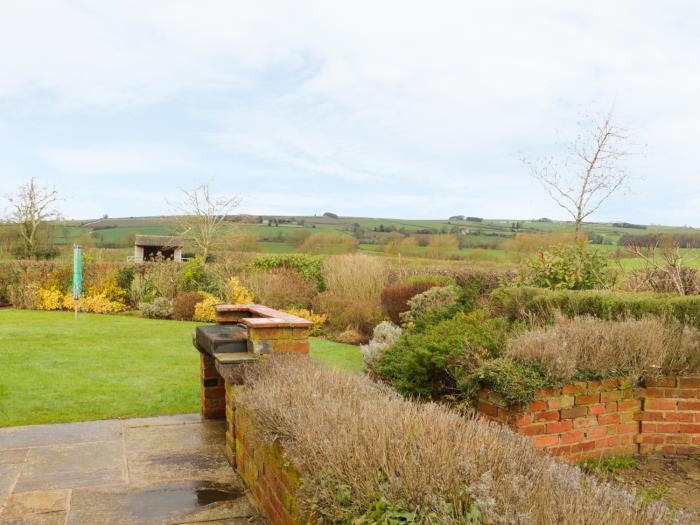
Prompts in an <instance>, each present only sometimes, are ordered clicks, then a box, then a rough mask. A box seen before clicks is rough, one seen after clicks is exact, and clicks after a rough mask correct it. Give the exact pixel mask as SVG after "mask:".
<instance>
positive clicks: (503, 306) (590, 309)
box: [491, 287, 700, 328]
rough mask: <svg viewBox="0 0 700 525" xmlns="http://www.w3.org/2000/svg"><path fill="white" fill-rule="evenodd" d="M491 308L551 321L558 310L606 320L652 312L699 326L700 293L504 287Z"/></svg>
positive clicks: (515, 316) (503, 313)
mask: <svg viewBox="0 0 700 525" xmlns="http://www.w3.org/2000/svg"><path fill="white" fill-rule="evenodd" d="M491 308H492V311H493V313H494V314H495V315H498V316H503V317H507V318H508V319H510V320H511V321H516V320H525V321H539V322H549V321H551V320H553V319H554V316H555V315H556V314H557V313H558V312H561V313H562V314H563V315H565V316H566V317H575V316H577V315H590V316H593V317H597V318H599V319H606V320H621V319H628V318H633V319H640V318H642V317H645V316H649V315H651V316H659V317H666V318H670V319H674V320H676V321H678V322H680V323H683V324H686V325H689V326H694V327H697V328H700V295H686V296H681V295H672V294H659V293H652V292H645V293H627V292H616V291H615V292H614V291H601V290H585V291H583V290H548V289H545V288H532V287H504V288H499V289H497V290H495V291H494V292H493V293H492V294H491Z"/></svg>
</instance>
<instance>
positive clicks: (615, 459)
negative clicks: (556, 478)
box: [578, 456, 637, 474]
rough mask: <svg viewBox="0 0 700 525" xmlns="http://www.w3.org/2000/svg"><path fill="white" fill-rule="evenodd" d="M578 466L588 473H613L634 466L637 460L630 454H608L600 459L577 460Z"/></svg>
mask: <svg viewBox="0 0 700 525" xmlns="http://www.w3.org/2000/svg"><path fill="white" fill-rule="evenodd" d="M578 466H579V467H580V468H581V470H583V471H584V472H588V473H589V474H594V473H601V474H615V473H616V472H619V471H621V470H628V469H631V468H634V467H636V466H637V461H636V460H635V459H634V458H633V457H632V456H608V457H605V458H601V459H585V460H583V461H581V462H579V464H578Z"/></svg>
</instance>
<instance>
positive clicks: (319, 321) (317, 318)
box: [282, 308, 328, 335]
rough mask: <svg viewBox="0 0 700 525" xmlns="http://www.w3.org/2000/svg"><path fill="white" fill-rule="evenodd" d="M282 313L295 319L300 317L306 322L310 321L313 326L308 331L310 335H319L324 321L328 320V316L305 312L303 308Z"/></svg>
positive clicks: (288, 309) (289, 309)
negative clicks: (294, 316)
mask: <svg viewBox="0 0 700 525" xmlns="http://www.w3.org/2000/svg"><path fill="white" fill-rule="evenodd" d="M282 311H283V312H285V313H288V314H292V315H296V316H297V317H301V318H302V319H306V320H307V321H311V322H312V323H313V324H314V325H313V326H312V327H311V329H310V330H309V334H310V335H319V334H320V333H321V327H322V326H323V324H324V323H325V322H326V319H328V316H327V315H325V314H317V313H316V312H313V311H311V310H306V309H305V308H287V309H286V310H282Z"/></svg>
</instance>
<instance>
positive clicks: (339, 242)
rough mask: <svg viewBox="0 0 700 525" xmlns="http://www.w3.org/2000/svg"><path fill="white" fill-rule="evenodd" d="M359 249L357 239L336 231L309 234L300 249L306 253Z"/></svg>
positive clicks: (345, 251) (340, 251) (342, 251)
mask: <svg viewBox="0 0 700 525" xmlns="http://www.w3.org/2000/svg"><path fill="white" fill-rule="evenodd" d="M356 249H357V239H355V238H353V237H350V236H349V235H339V234H336V233H318V234H316V235H310V236H308V237H307V238H306V239H305V240H304V242H303V244H302V245H301V246H300V247H299V251H301V252H304V253H314V254H321V253H347V252H351V251H354V250H356Z"/></svg>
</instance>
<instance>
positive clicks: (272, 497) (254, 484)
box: [230, 386, 306, 525]
mask: <svg viewBox="0 0 700 525" xmlns="http://www.w3.org/2000/svg"><path fill="white" fill-rule="evenodd" d="M240 388H243V387H240V386H233V387H232V388H231V394H230V396H231V400H232V404H231V406H232V407H233V428H232V429H233V430H234V431H235V461H236V470H237V471H238V473H239V474H240V475H241V477H242V478H243V479H244V480H245V482H246V484H247V485H248V487H249V488H250V491H251V495H252V496H253V498H254V499H255V501H256V503H257V505H258V506H259V507H260V508H261V509H262V510H264V511H265V513H266V514H267V516H268V517H269V519H270V521H271V522H272V523H273V525H295V524H299V525H301V524H303V523H306V520H304V519H302V518H301V516H300V513H299V507H298V505H297V502H296V499H295V491H296V488H297V486H298V484H299V476H298V474H297V471H296V469H295V468H294V466H293V465H292V464H290V463H289V462H288V461H286V460H285V459H284V453H283V451H282V450H281V449H280V448H279V447H278V446H277V445H276V444H274V443H273V444H269V443H264V442H262V441H261V440H260V439H259V436H258V434H257V433H256V432H255V429H254V427H253V424H252V421H251V420H250V418H249V417H248V414H247V413H246V411H245V408H244V407H242V406H241V405H240V403H237V402H236V392H237V389H240Z"/></svg>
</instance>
